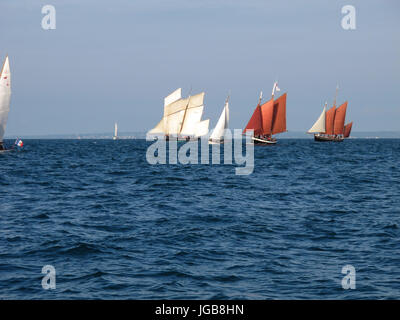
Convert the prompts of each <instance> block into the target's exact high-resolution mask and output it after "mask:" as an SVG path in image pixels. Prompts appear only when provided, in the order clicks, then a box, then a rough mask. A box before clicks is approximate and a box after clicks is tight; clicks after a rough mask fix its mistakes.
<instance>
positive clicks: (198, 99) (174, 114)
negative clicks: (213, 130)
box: [148, 88, 210, 141]
mask: <svg viewBox="0 0 400 320" xmlns="http://www.w3.org/2000/svg"><path fill="white" fill-rule="evenodd" d="M204 94H205V93H204V92H202V93H199V94H195V95H193V96H189V97H188V98H182V89H181V88H179V89H177V90H175V91H174V92H172V93H171V94H170V95H168V96H167V97H165V98H164V116H163V118H162V119H161V121H160V122H159V123H158V124H157V125H156V126H155V127H154V128H153V129H152V130H150V131H149V132H148V134H151V135H155V136H159V135H164V137H165V139H166V140H169V139H174V140H175V139H176V140H186V141H188V140H193V139H198V138H199V137H201V136H204V135H206V134H207V133H208V127H209V123H210V120H209V119H207V120H201V117H202V115H203V111H204Z"/></svg>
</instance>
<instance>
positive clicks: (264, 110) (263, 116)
mask: <svg viewBox="0 0 400 320" xmlns="http://www.w3.org/2000/svg"><path fill="white" fill-rule="evenodd" d="M275 91H280V89H279V87H278V83H277V82H275V83H274V86H273V88H272V97H271V99H270V100H268V101H267V102H265V103H261V101H262V91H261V93H260V98H259V100H258V104H257V107H256V108H255V110H254V112H253V115H252V116H251V118H250V120H249V122H248V123H247V126H246V128H245V129H244V130H243V134H245V133H246V132H247V131H250V130H253V131H254V133H253V136H252V137H251V138H252V140H253V143H254V144H276V142H277V140H276V138H274V137H272V135H274V134H278V133H282V132H286V131H287V130H286V95H287V94H286V93H284V94H282V95H281V96H280V97H279V98H278V99H274V96H275Z"/></svg>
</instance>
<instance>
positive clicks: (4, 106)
mask: <svg viewBox="0 0 400 320" xmlns="http://www.w3.org/2000/svg"><path fill="white" fill-rule="evenodd" d="M10 97H11V72H10V64H9V61H8V56H7V57H6V59H5V61H4V64H3V67H2V68H1V71H0V150H4V149H5V147H4V144H3V137H4V133H5V131H6V126H7V119H8V112H9V111H10Z"/></svg>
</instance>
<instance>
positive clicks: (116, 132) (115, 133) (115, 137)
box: [113, 123, 118, 140]
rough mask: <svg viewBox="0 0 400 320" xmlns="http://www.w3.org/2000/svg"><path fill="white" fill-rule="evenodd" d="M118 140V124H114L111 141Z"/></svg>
mask: <svg viewBox="0 0 400 320" xmlns="http://www.w3.org/2000/svg"><path fill="white" fill-rule="evenodd" d="M117 139H118V124H117V123H115V124H114V136H113V140H117Z"/></svg>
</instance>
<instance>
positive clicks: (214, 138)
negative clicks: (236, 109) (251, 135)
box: [209, 96, 229, 144]
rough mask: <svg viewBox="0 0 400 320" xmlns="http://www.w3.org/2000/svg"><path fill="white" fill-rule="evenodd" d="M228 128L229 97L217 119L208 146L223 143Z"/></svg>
mask: <svg viewBox="0 0 400 320" xmlns="http://www.w3.org/2000/svg"><path fill="white" fill-rule="evenodd" d="M228 128H229V96H228V97H227V98H226V100H225V106H224V109H223V110H222V113H221V115H220V117H219V119H218V122H217V125H216V126H215V128H214V130H213V132H212V134H211V136H210V139H209V143H210V144H218V143H224V137H225V130H227V129H228Z"/></svg>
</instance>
